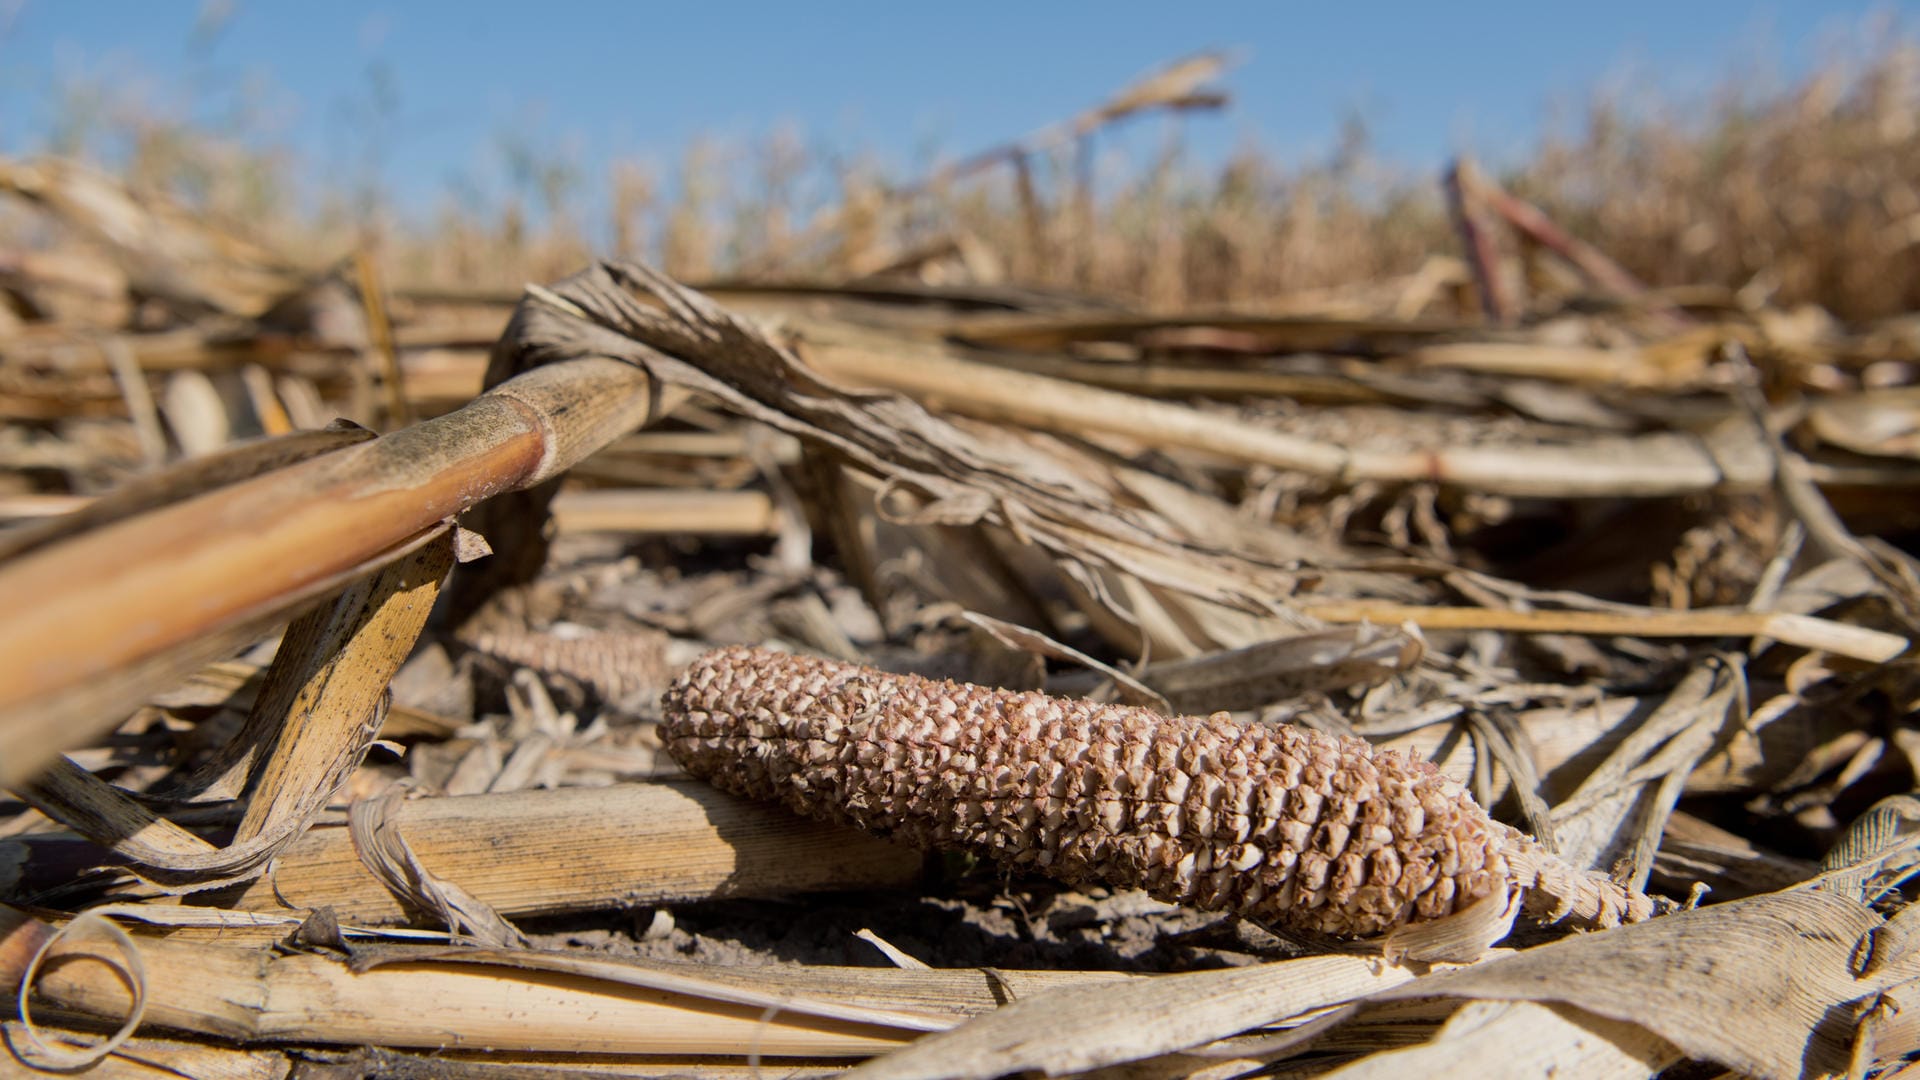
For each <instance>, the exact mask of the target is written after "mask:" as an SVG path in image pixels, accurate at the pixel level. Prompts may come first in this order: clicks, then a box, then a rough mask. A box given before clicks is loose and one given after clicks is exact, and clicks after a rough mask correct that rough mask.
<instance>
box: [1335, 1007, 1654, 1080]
mask: <svg viewBox="0 0 1920 1080" xmlns="http://www.w3.org/2000/svg"><path fill="white" fill-rule="evenodd" d="M1680 1060H1681V1053H1680V1051H1679V1050H1678V1049H1676V1048H1675V1047H1674V1045H1673V1044H1672V1043H1669V1042H1667V1041H1666V1040H1665V1039H1662V1038H1660V1037H1659V1036H1658V1035H1654V1034H1652V1033H1651V1032H1649V1031H1647V1030H1646V1029H1645V1028H1642V1027H1639V1026H1636V1025H1634V1024H1631V1023H1625V1022H1623V1021H1619V1020H1607V1019H1604V1018H1602V1017H1598V1016H1594V1015H1592V1014H1590V1013H1585V1012H1582V1011H1580V1010H1579V1009H1576V1008H1573V1007H1572V1006H1570V1005H1559V1004H1550V1005H1538V1004H1535V1003H1533V1002H1529V1001H1475V1002H1470V1003H1468V1004H1467V1005H1464V1006H1462V1007H1461V1008H1460V1010H1459V1011H1458V1012H1456V1013H1454V1014H1453V1017H1452V1018H1451V1019H1449V1020H1448V1021H1447V1023H1446V1025H1445V1026H1444V1027H1442V1028H1441V1029H1440V1030H1439V1031H1438V1032H1437V1033H1436V1034H1435V1035H1434V1037H1433V1038H1432V1039H1431V1040H1429V1041H1428V1042H1425V1043H1422V1044H1420V1045H1419V1046H1413V1047H1408V1048H1407V1049H1404V1050H1389V1051H1387V1052H1385V1053H1380V1054H1371V1055H1368V1056H1367V1057H1364V1058H1361V1059H1360V1060H1359V1061H1356V1062H1354V1063H1353V1064H1351V1065H1348V1066H1345V1067H1344V1068H1340V1069H1335V1070H1334V1071H1332V1072H1330V1073H1326V1074H1325V1076H1326V1077H1327V1080H1399V1078H1401V1077H1408V1076H1420V1077H1469V1076H1470V1077H1473V1078H1475V1080H1505V1078H1509V1077H1511V1078H1512V1080H1534V1078H1535V1077H1541V1076H1551V1077H1553V1078H1554V1080H1639V1078H1640V1077H1647V1076H1653V1075H1655V1074H1656V1073H1658V1072H1660V1070H1662V1069H1665V1068H1667V1067H1668V1066H1670V1065H1674V1064H1677V1063H1678V1062H1679V1061H1680Z"/></svg>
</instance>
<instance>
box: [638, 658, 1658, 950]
mask: <svg viewBox="0 0 1920 1080" xmlns="http://www.w3.org/2000/svg"><path fill="white" fill-rule="evenodd" d="M663 704H664V709H665V719H664V720H663V721H662V724H661V735H662V738H663V739H665V741H666V744H667V748H668V750H669V751H670V752H671V753H672V754H673V755H674V757H675V758H677V759H678V760H679V761H680V763H681V764H682V765H684V766H685V767H686V768H687V770H688V771H689V772H691V773H693V774H694V775H696V776H701V777H705V778H707V779H708V780H710V781H712V782H713V783H714V784H716V785H718V786H719V787H721V788H723V789H725V790H728V791H731V792H734V793H736V794H739V795H745V796H748V797H752V798H761V799H778V800H780V801H782V802H784V803H786V804H787V805H788V806H790V807H791V808H793V809H794V810H796V811H799V812H800V813H802V814H805V815H808V816H810V817H814V818H824V819H828V820H834V821H840V822H844V823H849V824H853V825H857V826H860V827H862V828H865V829H867V830H869V831H872V832H876V833H880V834H882V835H890V836H894V837H897V838H899V839H901V840H904V841H907V842H909V843H913V844H918V845H921V846H925V847H935V848H956V847H957V848H966V849H970V850H974V851H979V852H982V853H984V854H986V855H988V856H991V857H993V858H994V859H996V860H998V861H1001V862H1003V863H1006V864H1009V865H1012V866H1015V867H1023V868H1031V869H1036V870H1040V871H1042V872H1045V873H1047V874H1049V875H1051V876H1054V877H1057V878H1061V879H1063V880H1066V881H1069V882H1081V883H1085V882H1104V883H1107V884H1112V885H1119V886H1128V887H1137V888H1142V889H1145V890H1146V891H1148V892H1149V893H1151V894H1152V895H1153V896H1155V897H1158V898H1159V899H1162V900H1166V901H1170V902H1174V903H1183V904H1191V905H1194V906H1198V907H1201V908H1206V909H1212V910H1230V911H1234V912H1237V913H1239V914H1242V915H1245V916H1248V917H1250V918H1254V919H1257V920H1260V921H1262V922H1265V923H1268V924H1270V925H1278V926H1281V927H1285V928H1288V929H1292V930H1298V931H1309V932H1318V933H1326V934H1335V935H1340V936H1346V937H1358V936H1367V935H1374V934H1379V933H1383V932H1386V931H1390V930H1392V929H1394V928H1396V927H1399V926H1403V925H1406V924H1408V923H1410V922H1416V921H1420V920H1426V919H1434V918H1439V917H1441V916H1445V915H1448V914H1451V913H1453V912H1455V911H1458V910H1459V909H1461V908H1463V907H1465V906H1466V905H1468V904H1471V903H1473V902H1474V901H1476V900H1479V899H1482V898H1484V897H1487V896H1489V895H1493V894H1494V893H1495V892H1496V891H1500V890H1511V889H1519V890H1525V891H1526V905H1527V910H1528V911H1530V912H1532V913H1534V914H1535V915H1538V916H1540V917H1543V918H1546V919H1550V920H1554V919H1560V918H1567V919H1571V920H1574V921H1576V922H1577V923H1579V924H1582V925H1589V926H1611V925H1614V924H1616V923H1619V922H1621V921H1633V920H1637V919H1642V918H1646V917H1647V916H1649V915H1651V914H1652V913H1653V911H1654V905H1653V901H1652V900H1650V899H1649V898H1648V897H1646V896H1644V895H1642V894H1640V893H1637V892H1632V891H1629V890H1626V889H1623V888H1621V887H1620V886H1618V885H1616V884H1614V883H1613V882H1611V881H1609V880H1608V879H1606V878H1604V877H1602V876H1600V875H1597V874H1593V873H1589V872H1586V871H1580V870H1576V869H1574V868H1572V867H1570V866H1567V865H1566V864H1564V863H1561V862H1560V861H1559V860H1558V859H1556V858H1554V857H1553V856H1552V855H1551V854H1549V853H1547V852H1546V851H1544V850H1543V849H1542V848H1540V847H1539V845H1537V844H1535V843H1534V842H1533V841H1532V840H1530V839H1529V838H1527V837H1526V836H1524V835H1523V834H1521V833H1519V832H1518V831H1516V830H1514V829H1512V828H1510V827H1508V826H1506V825H1503V824H1501V823H1499V822H1496V821H1494V820H1493V819H1492V818H1490V817H1489V816H1488V815H1487V813H1486V811H1485V810H1483V809H1481V807H1480V806H1479V805H1478V804H1476V803H1475V802H1474V801H1473V799H1472V798H1471V797H1470V796H1469V795H1468V794H1467V792H1466V790H1465V789H1464V788H1462V787H1461V785H1460V784H1458V783H1457V782H1455V781H1453V780H1450V779H1448V778H1447V777H1445V776H1443V775H1442V774H1441V773H1440V772H1439V771H1438V770H1436V769H1435V768H1434V767H1433V766H1432V765H1430V764H1428V763H1426V762H1421V761H1415V760H1413V759H1410V758H1406V757H1402V756H1400V755H1397V754H1392V753H1381V752H1377V751H1375V750H1374V749H1373V748H1372V747H1371V746H1369V745H1368V744H1367V743H1366V742H1364V741H1363V740H1360V739H1353V738H1341V737H1335V736H1331V735H1326V734H1323V733H1321V732H1317V731H1312V730H1308V729H1304V728H1295V727H1288V726H1285V725H1279V726H1266V725H1241V724H1237V723H1234V722H1233V721H1232V720H1231V719H1229V718H1228V717H1227V716H1226V715H1225V714H1216V715H1215V716H1213V717H1207V718H1200V717H1166V716H1161V715H1159V714H1157V713H1153V712H1149V711H1147V710H1145V709H1139V708H1133V707H1129V706H1122V705H1101V704H1096V703H1093V702H1088V701H1079V700H1068V699H1061V698H1054V697H1050V696H1048V695H1045V694H1038V693H1017V692H1013V691H1006V690H993V689H988V688H984V687H979V686H969V685H964V684H960V683H952V682H936V681H933V680H930V679H923V678H920V677H918V676H911V675H894V674H889V673H885V672H879V671H874V670H871V669H866V668H861V667H857V666H854V665H851V664H843V663H836V662H832V661H826V660H815V659H810V658H806V657H798V656H790V655H787V654H783V653H776V652H770V651H766V650H759V649H746V648H730V649H722V650H719V651H716V652H713V653H709V654H708V655H706V656H704V657H702V658H701V659H700V660H698V661H696V662H695V663H694V664H693V665H692V667H690V668H689V669H688V670H687V671H686V672H685V673H683V674H682V675H681V677H680V678H679V679H678V680H677V681H675V683H674V684H673V686H672V688H671V689H669V690H668V692H667V694H666V696H665V698H664V701H663Z"/></svg>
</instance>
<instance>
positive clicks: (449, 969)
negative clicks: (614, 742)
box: [0, 907, 1126, 1058]
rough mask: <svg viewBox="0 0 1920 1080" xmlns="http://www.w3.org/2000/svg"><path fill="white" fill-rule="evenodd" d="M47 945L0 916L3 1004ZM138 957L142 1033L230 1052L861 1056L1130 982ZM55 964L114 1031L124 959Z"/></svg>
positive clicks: (86, 955)
mask: <svg viewBox="0 0 1920 1080" xmlns="http://www.w3.org/2000/svg"><path fill="white" fill-rule="evenodd" d="M54 933H55V928H54V927H52V926H51V925H49V924H47V923H44V922H40V921H39V920H36V919H32V918H29V917H27V916H26V915H24V914H23V913H21V912H19V911H16V910H14V909H11V908H6V907H0V984H4V985H6V986H7V987H8V988H9V993H10V992H11V989H12V988H13V987H17V986H19V984H20V979H21V976H22V974H23V973H24V972H25V968H26V961H27V959H28V958H29V957H31V956H32V955H33V953H34V952H35V951H36V950H38V949H40V948H41V947H42V946H43V945H44V944H45V943H46V942H47V940H48V939H49V938H50V937H51V936H52V935H53V934H54ZM135 947H136V948H137V949H138V950H139V953H140V958H141V961H142V966H143V967H144V968H145V978H146V989H147V994H146V999H147V1003H148V1004H147V1011H146V1015H145V1021H146V1024H147V1025H152V1026H157V1027H161V1028H169V1029H173V1030H176V1031H188V1032H197V1033H200V1034H203V1035H211V1036H215V1037H217V1038H221V1039H227V1040H234V1041H240V1042H261V1041H273V1042H298V1043H322V1044H333V1045H349V1046H352V1045H362V1044H376V1045H382V1046H391V1047H416V1048H436V1049H438V1048H448V1049H452V1048H468V1049H495V1050H520V1051H548V1052H562V1053H604V1054H634V1055H680V1054H722V1055H741V1054H749V1053H758V1054H764V1055H774V1056H788V1055H821V1056H832V1057H842V1058H846V1057H867V1056H869V1055H871V1054H874V1053H878V1052H882V1051H885V1050H890V1049H894V1048H896V1047H898V1046H901V1045H903V1044H905V1043H907V1042H910V1041H911V1040H912V1039H913V1038H915V1037H916V1036H918V1035H920V1034H922V1033H924V1032H927V1031H938V1030H943V1029H945V1028H948V1027H951V1026H953V1025H954V1024H956V1023H958V1022H960V1021H961V1020H963V1019H965V1018H967V1017H969V1016H972V1015H977V1014H979V1013H982V1012H987V1011H989V1010H991V1009H993V1008H994V1007H995V1006H996V1005H998V1004H999V1002H1000V995H1002V994H1006V993H1009V992H1011V993H1014V994H1018V995H1022V996H1025V995H1030V994H1036V993H1040V992H1042V991H1045V990H1047V989H1051V988H1054V987H1061V986H1070V985H1075V984H1086V983H1090V982H1102V981H1112V980H1118V979H1124V978H1126V976H1117V975H1113V974H1111V973H1105V972H1041V971H1036V972H1007V973H1005V974H1004V975H999V973H996V975H999V977H998V978H995V977H994V976H990V975H988V974H987V973H985V972H982V971H977V970H976V971H930V970H927V971H906V970H895V969H887V968H820V967H814V968H801V967H782V968H779V969H758V970H754V971H751V972H741V973H729V972H726V971H724V970H715V969H711V968H705V967H702V966H698V965H692V964H663V963H658V962H652V963H649V962H641V961H614V960H604V959H593V958H585V957H573V956H565V955H557V954H552V953H529V952H509V951H504V950H480V949H473V948H463V949H451V950H450V949H436V948H425V949H406V950H399V949H396V950H395V951H394V952H392V953H389V954H386V955H385V956H383V957H380V958H377V959H376V960H375V963H374V964H372V965H361V966H360V970H355V968H354V967H353V966H349V965H348V964H346V963H344V962H342V961H340V960H338V959H335V958H334V957H331V956H328V955H325V954H319V953H297V954H291V955H287V954H275V953H269V952H265V951H262V950H256V949H242V948H231V947H224V946H218V945H208V944H206V943H205V942H202V941H175V940H169V939H159V938H150V937H140V938H136V939H135ZM52 956H53V957H54V958H55V960H56V962H54V963H50V964H47V965H45V966H43V967H42V969H41V973H40V975H39V977H38V978H36V979H35V980H34V985H33V995H34V1005H35V1007H36V1008H47V1007H49V1006H57V1007H59V1008H61V1009H65V1010H70V1011H73V1012H78V1013H82V1014H86V1015H90V1016H94V1017H100V1018H111V1019H113V1020H114V1021H116V1022H117V1021H118V1020H119V1019H121V1018H123V1017H124V1016H125V1015H126V1010H127V1006H128V1003H129V994H128V989H127V984H126V981H125V979H124V976H123V971H122V968H121V966H119V965H117V964H116V961H118V960H120V959H121V958H119V957H116V956H115V955H114V954H113V953H111V952H105V951H101V950H99V949H97V948H93V947H90V946H87V945H82V944H80V943H77V942H76V943H73V944H70V945H69V944H65V943H58V942H57V943H55V945H54V949H53V952H52ZM62 961H65V962H62ZM143 1029H147V1028H145V1027H144V1026H143Z"/></svg>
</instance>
